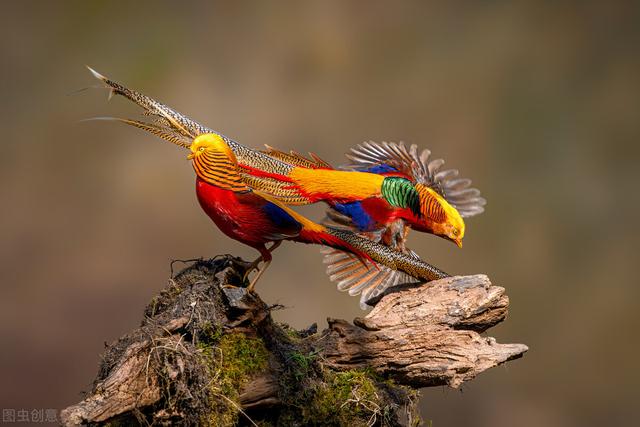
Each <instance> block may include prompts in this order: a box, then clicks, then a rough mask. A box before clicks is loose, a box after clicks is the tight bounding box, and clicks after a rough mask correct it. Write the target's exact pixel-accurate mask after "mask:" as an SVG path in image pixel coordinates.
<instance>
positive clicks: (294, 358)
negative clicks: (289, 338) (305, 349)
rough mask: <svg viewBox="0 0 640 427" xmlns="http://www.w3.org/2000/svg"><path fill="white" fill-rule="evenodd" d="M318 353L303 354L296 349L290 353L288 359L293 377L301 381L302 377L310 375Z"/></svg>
mask: <svg viewBox="0 0 640 427" xmlns="http://www.w3.org/2000/svg"><path fill="white" fill-rule="evenodd" d="M316 356H317V355H316V353H307V354H303V353H300V352H298V351H294V352H293V353H291V354H290V355H289V358H288V361H289V362H290V365H289V366H290V368H289V369H290V372H291V375H293V378H294V379H295V380H296V381H297V382H299V381H301V380H302V379H304V378H306V377H308V376H309V375H310V374H311V371H312V370H313V363H314V362H315V360H316Z"/></svg>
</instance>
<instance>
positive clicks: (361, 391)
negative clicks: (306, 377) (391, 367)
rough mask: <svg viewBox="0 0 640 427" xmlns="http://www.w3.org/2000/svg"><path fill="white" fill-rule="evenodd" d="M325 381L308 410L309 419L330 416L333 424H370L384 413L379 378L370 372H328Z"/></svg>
mask: <svg viewBox="0 0 640 427" xmlns="http://www.w3.org/2000/svg"><path fill="white" fill-rule="evenodd" d="M324 376H325V382H324V384H320V385H319V386H318V387H317V388H316V390H315V396H314V398H313V400H312V401H311V402H310V405H309V407H308V410H307V411H305V413H304V421H305V422H306V423H318V420H327V422H330V423H331V424H334V425H335V424H339V425H349V426H366V425H370V424H371V423H372V422H373V421H374V420H376V419H377V420H378V421H380V417H382V416H383V415H384V413H383V411H384V408H383V406H382V401H381V399H380V397H379V395H378V393H377V387H376V381H375V380H374V378H372V376H371V374H370V372H367V371H362V370H352V371H346V372H336V373H333V372H326V373H325V375H324Z"/></svg>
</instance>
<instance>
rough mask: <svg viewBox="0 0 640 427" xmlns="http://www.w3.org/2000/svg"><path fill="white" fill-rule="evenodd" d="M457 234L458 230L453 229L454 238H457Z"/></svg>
mask: <svg viewBox="0 0 640 427" xmlns="http://www.w3.org/2000/svg"><path fill="white" fill-rule="evenodd" d="M458 234H460V232H459V231H458V229H457V228H454V229H453V235H454V236H457V235H458Z"/></svg>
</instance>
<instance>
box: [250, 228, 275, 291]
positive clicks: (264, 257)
mask: <svg viewBox="0 0 640 427" xmlns="http://www.w3.org/2000/svg"><path fill="white" fill-rule="evenodd" d="M281 243H282V240H276V241H274V242H273V244H272V245H271V247H270V248H269V249H267V248H266V247H263V248H261V249H258V250H259V251H260V254H261V255H260V256H259V257H258V258H257V259H256V260H255V261H253V262H252V263H251V266H250V267H249V268H248V269H247V271H246V272H245V273H244V278H243V281H244V280H247V278H248V277H249V273H251V272H252V271H253V270H255V269H257V270H258V272H257V273H256V276H255V277H254V278H253V280H252V281H251V283H250V284H249V286H248V287H247V290H248V291H249V292H253V288H254V287H255V286H256V283H258V279H260V276H262V273H264V271H265V270H266V269H267V267H269V264H271V252H272V251H274V250H275V249H276V248H277V247H278V246H280V244H281ZM260 261H264V265H263V266H262V268H258V265H259V264H260Z"/></svg>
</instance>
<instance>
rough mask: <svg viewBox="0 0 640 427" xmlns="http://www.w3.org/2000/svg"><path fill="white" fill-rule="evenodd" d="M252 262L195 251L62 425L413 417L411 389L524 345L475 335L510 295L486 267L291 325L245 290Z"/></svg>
mask: <svg viewBox="0 0 640 427" xmlns="http://www.w3.org/2000/svg"><path fill="white" fill-rule="evenodd" d="M246 267H247V263H246V262H244V261H242V260H240V259H238V258H233V257H231V256H223V257H217V258H215V259H213V260H210V261H203V260H200V261H197V262H195V263H194V264H193V265H192V266H190V267H188V268H186V269H184V270H183V271H181V272H180V273H178V274H177V275H176V276H175V277H173V278H172V279H170V281H169V285H168V286H167V287H166V288H165V289H164V290H163V291H162V292H161V293H160V295H158V296H157V297H156V298H154V299H153V300H152V301H151V303H150V304H149V305H148V306H147V308H146V310H145V317H144V320H143V321H142V325H141V326H140V327H139V328H138V329H135V330H133V331H132V332H130V333H128V334H126V335H125V336H123V337H121V338H120V339H119V340H117V341H116V342H114V343H113V344H111V345H110V346H108V348H107V350H106V352H105V354H104V356H103V361H102V364H101V367H100V371H99V373H98V376H97V378H96V380H95V382H94V385H93V389H92V390H91V392H89V393H88V394H87V396H86V398H85V399H84V400H83V401H82V402H80V403H78V404H76V405H73V406H70V407H68V408H66V409H64V410H63V411H62V413H61V419H62V421H63V424H65V425H77V424H107V423H116V424H117V423H120V422H122V423H125V424H130V423H132V422H134V423H138V424H149V423H155V424H176V423H178V424H210V425H310V424H311V425H390V426H396V425H417V424H419V418H418V416H417V411H416V401H417V392H416V391H415V389H416V388H419V387H428V386H436V385H448V386H451V387H458V386H460V384H462V383H463V382H465V381H468V380H470V379H472V378H474V377H475V376H476V375H477V374H479V373H480V372H482V371H484V370H486V369H488V368H491V367H493V366H496V365H499V364H501V363H504V362H506V361H508V360H512V359H515V358H518V357H520V356H522V354H523V353H524V352H526V351H527V347H526V346H525V345H522V344H498V343H496V341H495V339H493V338H487V337H482V336H481V335H480V334H479V333H481V332H483V331H485V330H486V329H488V328H490V327H491V326H493V325H495V324H497V323H499V322H501V321H502V320H504V318H505V317H506V315H507V308H508V304H509V299H508V297H507V296H506V295H505V291H504V289H503V288H501V287H498V286H494V285H492V284H491V282H490V281H489V279H488V278H487V277H486V276H484V275H476V276H465V277H451V278H447V279H443V280H438V281H434V282H430V283H428V284H425V285H421V286H414V287H405V288H398V289H394V290H392V292H389V293H388V294H387V295H385V296H383V297H382V299H380V301H379V302H378V303H377V305H376V306H375V308H374V309H373V310H372V311H371V312H370V313H369V314H367V315H366V316H365V317H364V318H357V319H355V321H354V323H353V324H351V323H348V322H346V321H344V320H337V319H328V322H329V328H328V329H326V330H324V331H323V332H321V333H317V331H316V328H315V325H314V326H312V327H310V328H309V329H307V330H305V331H295V330H293V329H292V328H290V327H288V326H287V325H282V324H277V323H275V322H274V321H273V320H272V317H271V314H270V313H271V311H272V310H273V309H275V308H276V307H270V306H268V305H267V304H265V303H264V302H263V301H262V300H261V299H260V298H259V297H258V296H257V295H256V294H250V293H248V292H247V291H246V290H245V289H244V288H243V287H241V286H243V283H242V276H243V274H244V271H245V268H246Z"/></svg>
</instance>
